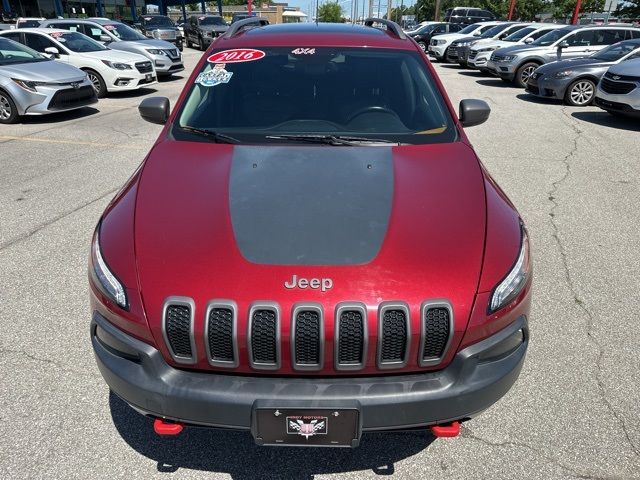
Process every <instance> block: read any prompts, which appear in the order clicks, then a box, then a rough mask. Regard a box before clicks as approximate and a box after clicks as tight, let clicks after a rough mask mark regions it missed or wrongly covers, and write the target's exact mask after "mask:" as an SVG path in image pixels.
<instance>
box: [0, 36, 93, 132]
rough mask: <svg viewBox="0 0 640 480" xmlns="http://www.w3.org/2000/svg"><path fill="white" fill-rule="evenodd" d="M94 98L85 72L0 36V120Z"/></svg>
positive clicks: (11, 120) (64, 107)
mask: <svg viewBox="0 0 640 480" xmlns="http://www.w3.org/2000/svg"><path fill="white" fill-rule="evenodd" d="M97 101H98V99H97V97H96V92H95V90H94V89H93V86H92V85H91V82H90V81H89V79H88V78H87V75H86V73H84V72H83V71H82V70H79V69H77V68H76V67H73V66H71V65H67V64H64V63H61V62H56V61H54V60H51V59H50V58H48V57H46V56H44V55H42V54H40V53H38V52H36V51H35V50H32V49H30V48H28V47H25V46H24V45H21V44H20V43H18V42H14V41H13V40H9V39H7V38H0V123H15V122H17V121H18V120H20V117H21V116H22V115H44V114H47V113H55V112H63V111H67V110H75V109H77V108H82V107H86V106H87V105H91V104H93V103H96V102H97Z"/></svg>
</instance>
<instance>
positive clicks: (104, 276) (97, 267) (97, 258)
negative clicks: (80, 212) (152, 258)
mask: <svg viewBox="0 0 640 480" xmlns="http://www.w3.org/2000/svg"><path fill="white" fill-rule="evenodd" d="M90 269H91V276H92V278H93V280H94V284H95V285H96V287H98V288H99V289H100V291H102V293H104V294H105V295H106V296H107V297H109V298H110V299H111V300H113V301H114V302H115V303H116V304H117V305H118V306H120V307H122V308H124V309H125V310H127V309H128V308H129V305H128V303H127V294H126V293H125V291H124V287H123V286H122V284H121V283H120V282H119V281H118V279H117V278H116V276H115V275H114V274H113V273H112V272H111V270H109V267H108V266H107V263H106V262H105V261H104V258H103V257H102V251H101V250H100V224H98V227H97V228H96V232H95V234H94V235H93V244H92V245H91V266H90Z"/></svg>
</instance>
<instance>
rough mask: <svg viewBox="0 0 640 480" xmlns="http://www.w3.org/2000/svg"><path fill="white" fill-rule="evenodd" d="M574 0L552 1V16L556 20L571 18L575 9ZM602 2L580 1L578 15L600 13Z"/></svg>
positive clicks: (601, 0)
mask: <svg viewBox="0 0 640 480" xmlns="http://www.w3.org/2000/svg"><path fill="white" fill-rule="evenodd" d="M576 3H577V2H576V0H553V7H554V8H553V16H554V18H558V19H563V20H564V19H567V18H569V19H570V18H571V15H572V14H573V11H574V10H575V9H576ZM603 10H604V0H582V5H581V6H580V13H592V12H602V11H603Z"/></svg>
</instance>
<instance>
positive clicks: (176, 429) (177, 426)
mask: <svg viewBox="0 0 640 480" xmlns="http://www.w3.org/2000/svg"><path fill="white" fill-rule="evenodd" d="M183 428H184V425H183V424H182V423H178V422H169V421H167V420H163V419H162V418H156V419H155V420H154V421H153V431H154V432H156V433H157V434H158V435H160V436H163V437H168V436H173V435H178V434H179V433H180V432H182V429H183Z"/></svg>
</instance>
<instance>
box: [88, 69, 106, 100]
mask: <svg viewBox="0 0 640 480" xmlns="http://www.w3.org/2000/svg"><path fill="white" fill-rule="evenodd" d="M85 72H86V73H87V76H88V77H89V81H90V82H91V84H92V85H93V89H94V90H95V91H96V97H98V98H104V97H105V96H106V95H107V84H106V83H104V79H103V78H102V77H101V76H100V74H99V73H98V72H96V71H95V70H91V69H88V68H87V69H86V70H85Z"/></svg>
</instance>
